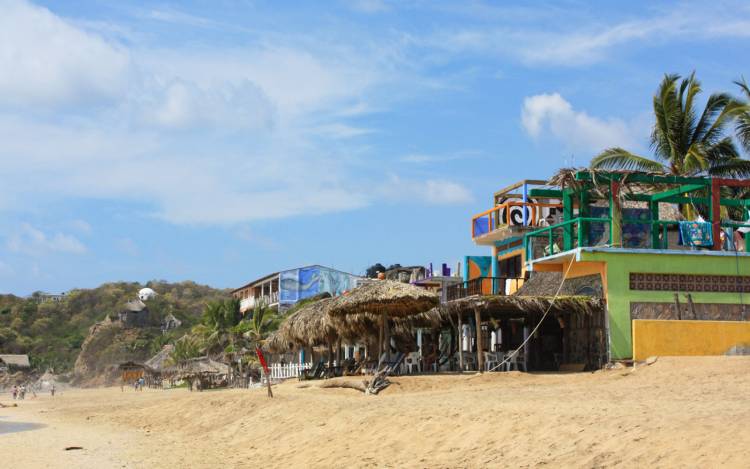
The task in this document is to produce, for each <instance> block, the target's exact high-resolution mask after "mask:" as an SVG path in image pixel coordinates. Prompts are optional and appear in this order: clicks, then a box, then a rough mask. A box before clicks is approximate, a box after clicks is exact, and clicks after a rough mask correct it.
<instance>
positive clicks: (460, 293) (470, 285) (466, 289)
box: [446, 277, 524, 301]
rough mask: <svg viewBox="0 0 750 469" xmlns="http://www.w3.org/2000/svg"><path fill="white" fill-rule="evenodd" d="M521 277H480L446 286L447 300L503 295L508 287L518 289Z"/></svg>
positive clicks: (521, 283) (521, 282)
mask: <svg viewBox="0 0 750 469" xmlns="http://www.w3.org/2000/svg"><path fill="white" fill-rule="evenodd" d="M523 281H524V279H523V278H515V277H513V278H508V277H480V278H475V279H471V280H467V281H464V282H461V283H457V284H455V285H450V286H449V287H447V294H446V299H447V301H453V300H458V299H461V298H466V297H468V296H483V295H505V294H506V291H507V290H508V289H509V288H510V290H512V291H516V290H518V289H519V288H520V287H521V285H523Z"/></svg>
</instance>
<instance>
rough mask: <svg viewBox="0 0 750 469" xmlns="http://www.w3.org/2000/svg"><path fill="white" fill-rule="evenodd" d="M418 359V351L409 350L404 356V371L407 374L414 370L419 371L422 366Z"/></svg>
mask: <svg viewBox="0 0 750 469" xmlns="http://www.w3.org/2000/svg"><path fill="white" fill-rule="evenodd" d="M420 361H421V357H420V356H419V352H410V353H409V355H407V356H406V360H404V364H405V366H406V372H407V373H408V374H412V373H414V370H416V372H417V373H419V372H421V371H422V366H421V364H420Z"/></svg>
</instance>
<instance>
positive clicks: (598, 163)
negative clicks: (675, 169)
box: [591, 147, 665, 172]
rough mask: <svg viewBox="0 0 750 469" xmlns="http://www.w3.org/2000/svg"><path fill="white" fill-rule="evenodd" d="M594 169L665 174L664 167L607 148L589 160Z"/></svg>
mask: <svg viewBox="0 0 750 469" xmlns="http://www.w3.org/2000/svg"><path fill="white" fill-rule="evenodd" d="M591 167H592V168H594V169H614V170H624V171H648V172H665V168H664V165H662V164H661V163H659V162H657V161H653V160H650V159H648V158H646V157H643V156H638V155H636V154H634V153H630V152H629V151H627V150H624V149H622V148H617V147H615V148H608V149H606V150H604V151H603V152H601V153H599V154H598V155H597V156H595V157H594V158H593V159H592V160H591Z"/></svg>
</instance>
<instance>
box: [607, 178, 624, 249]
mask: <svg viewBox="0 0 750 469" xmlns="http://www.w3.org/2000/svg"><path fill="white" fill-rule="evenodd" d="M609 218H610V219H611V220H612V221H611V222H610V225H609V226H610V228H609V239H610V244H611V245H612V246H615V247H621V246H622V207H620V183H619V182H618V181H612V182H610V191H609Z"/></svg>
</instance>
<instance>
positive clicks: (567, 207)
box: [465, 171, 750, 360]
mask: <svg viewBox="0 0 750 469" xmlns="http://www.w3.org/2000/svg"><path fill="white" fill-rule="evenodd" d="M532 184H533V185H536V187H529V186H531V185H532ZM746 187H750V181H743V180H733V179H716V178H697V177H696V178H684V177H674V176H655V175H648V174H642V173H616V172H612V173H603V172H597V173H592V172H589V171H578V172H575V173H570V175H569V177H568V178H567V179H564V182H563V183H562V184H561V185H560V186H558V187H550V186H544V185H542V184H540V183H539V181H522V182H521V183H519V184H516V185H514V186H511V190H513V189H519V188H520V189H521V200H520V202H513V203H512V204H511V205H508V204H507V202H503V203H501V204H499V205H496V206H495V207H494V208H493V209H491V210H489V211H486V212H483V213H482V214H479V215H477V216H475V217H474V218H473V220H472V235H473V238H474V241H475V242H476V243H477V244H480V245H486V246H488V247H490V249H491V255H490V261H489V262H490V263H491V269H490V270H491V272H490V275H489V276H491V277H501V278H504V277H510V276H512V275H515V274H516V273H517V271H518V270H519V269H518V262H519V261H520V276H522V277H527V276H529V275H534V273H535V272H560V273H562V278H563V279H574V278H581V277H588V276H596V277H598V278H599V279H600V281H601V283H602V285H603V295H604V299H605V300H606V312H605V318H604V320H605V324H606V330H607V335H608V347H609V350H608V353H609V357H610V359H613V360H618V359H630V358H633V357H634V352H633V350H634V342H635V341H637V340H638V337H635V336H634V329H638V330H644V331H646V330H657V328H654V327H652V328H646V327H640V328H636V327H634V322H635V321H655V320H656V321H685V327H687V321H704V323H703V324H704V325H705V326H706V327H709V322H713V321H724V322H725V323H726V327H727V330H729V329H730V328H733V327H735V326H734V325H732V324H730V323H735V322H742V321H747V320H748V318H749V317H750V314H748V311H746V309H748V310H750V307H746V306H745V305H746V303H747V302H748V301H750V256H749V255H748V251H750V249H748V247H749V246H750V222H749V221H748V219H749V218H750V216H748V207H750V200H748V199H745V198H742V196H741V195H742V194H743V193H744V192H743V190H742V189H744V188H746ZM503 193H508V190H507V189H506V190H504V191H500V195H503ZM540 200H541V202H540ZM495 201H496V202H498V194H496V195H495ZM503 204H504V205H503ZM510 207H517V209H516V210H517V211H518V210H522V211H523V213H521V215H516V217H515V218H514V217H512V216H509V214H508V210H509V208H510ZM503 209H504V212H503V211H502V210H503ZM545 210H546V211H545ZM540 214H541V215H542V216H540ZM685 215H686V216H685ZM555 217H557V218H555ZM687 218H690V219H687ZM478 219H484V220H486V221H485V222H478V221H477V220H478ZM519 221H520V222H519ZM478 225H479V227H478V228H477V226H478ZM509 259H513V263H514V264H513V265H510V264H509V262H508V260H509ZM471 262H472V261H470V260H468V259H467V269H466V272H465V276H466V278H467V279H471V278H472V276H473V275H476V276H487V272H486V271H485V270H483V269H482V268H481V267H480V266H479V264H480V263H481V264H482V265H485V264H486V262H487V261H486V260H482V261H481V262H480V263H476V262H475V264H476V266H475V267H473V268H472V267H470V265H471V264H470V263H471ZM504 262H505V263H504ZM502 293H503V292H498V291H495V292H493V294H502ZM505 293H508V292H505ZM700 326H701V323H698V326H690V327H693V328H694V327H700ZM719 326H721V325H719ZM711 327H713V328H715V327H716V326H711ZM690 337H695V336H694V335H690ZM660 339H663V340H669V338H668V337H664V338H656V339H654V338H653V337H650V338H649V340H652V341H653V340H656V341H657V342H658V341H659V340H660ZM643 342H644V341H643V340H641V343H643ZM689 345H690V348H691V350H693V349H697V350H700V349H701V347H700V346H698V347H696V344H689ZM708 345H709V344H708V343H706V350H707V349H708Z"/></svg>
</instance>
